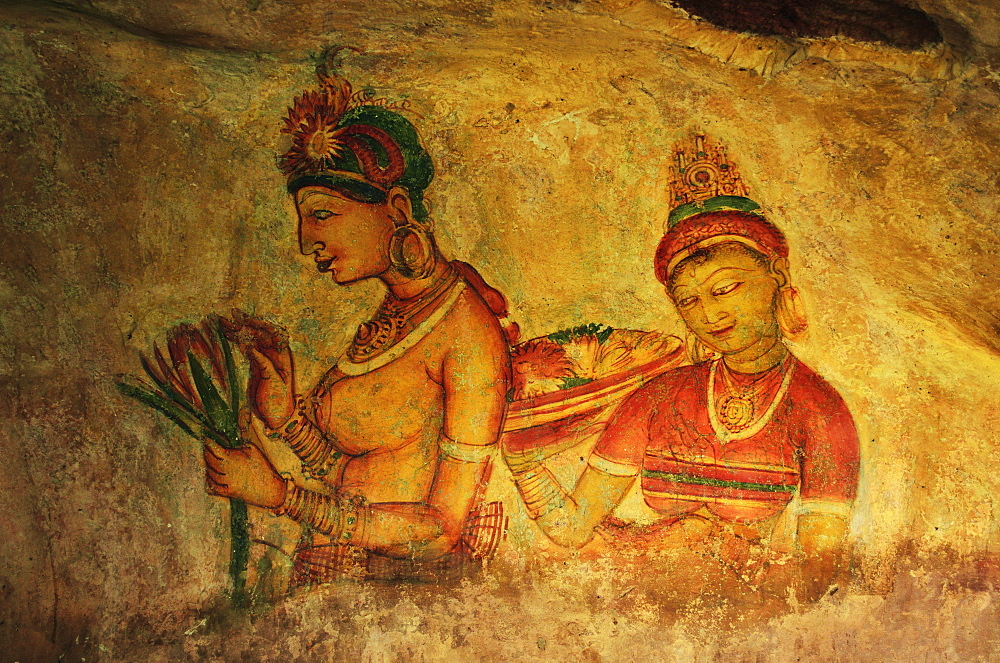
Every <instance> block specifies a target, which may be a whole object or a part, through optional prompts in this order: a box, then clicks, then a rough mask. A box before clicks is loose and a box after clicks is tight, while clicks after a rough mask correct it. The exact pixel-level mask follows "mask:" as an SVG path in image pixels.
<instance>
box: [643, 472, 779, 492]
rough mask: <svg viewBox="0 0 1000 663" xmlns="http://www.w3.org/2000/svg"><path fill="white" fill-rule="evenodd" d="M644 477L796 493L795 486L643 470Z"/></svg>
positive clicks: (721, 486)
mask: <svg viewBox="0 0 1000 663" xmlns="http://www.w3.org/2000/svg"><path fill="white" fill-rule="evenodd" d="M642 476H643V477H648V478H650V479H663V480H665V481H675V482H677V483H693V484H697V485H699V486H715V487H717V488H738V489H740V490H760V491H763V492H767V493H791V492H794V491H795V486H782V485H774V484H769V483H751V482H749V481H727V480H725V479H712V478H709V477H696V476H691V475H690V474H671V473H670V472H660V471H658V470H643V471H642Z"/></svg>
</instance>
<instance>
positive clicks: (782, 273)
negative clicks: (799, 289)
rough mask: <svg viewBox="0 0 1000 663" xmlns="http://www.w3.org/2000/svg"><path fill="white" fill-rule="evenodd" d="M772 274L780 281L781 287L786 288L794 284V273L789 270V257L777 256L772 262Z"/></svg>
mask: <svg viewBox="0 0 1000 663" xmlns="http://www.w3.org/2000/svg"><path fill="white" fill-rule="evenodd" d="M771 276H773V277H774V280H775V281H777V282H778V287H779V288H784V287H786V286H789V285H791V284H792V275H791V272H789V265H788V258H775V259H774V260H773V261H772V262H771Z"/></svg>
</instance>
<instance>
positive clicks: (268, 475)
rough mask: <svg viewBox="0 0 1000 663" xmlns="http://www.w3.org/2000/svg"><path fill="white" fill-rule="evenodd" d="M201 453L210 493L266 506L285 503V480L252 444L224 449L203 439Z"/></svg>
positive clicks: (270, 507)
mask: <svg viewBox="0 0 1000 663" xmlns="http://www.w3.org/2000/svg"><path fill="white" fill-rule="evenodd" d="M204 455H205V479H206V481H207V488H208V492H209V494H211V495H218V496H219V497H229V498H232V499H239V500H243V501H244V502H246V503H247V504H252V505H254V506H259V507H264V508H265V509H276V508H277V507H279V506H281V505H282V504H283V503H284V501H285V490H286V489H285V482H284V480H282V478H281V477H280V476H279V475H278V473H277V472H276V471H275V469H274V467H273V466H272V465H271V463H270V462H269V461H268V460H267V458H266V457H265V456H264V454H263V453H262V452H261V450H260V449H258V448H257V447H255V446H254V445H252V444H247V445H245V446H242V447H240V448H238V449H223V448H222V447H220V446H219V445H218V444H216V443H215V442H212V441H211V440H206V441H205V454H204Z"/></svg>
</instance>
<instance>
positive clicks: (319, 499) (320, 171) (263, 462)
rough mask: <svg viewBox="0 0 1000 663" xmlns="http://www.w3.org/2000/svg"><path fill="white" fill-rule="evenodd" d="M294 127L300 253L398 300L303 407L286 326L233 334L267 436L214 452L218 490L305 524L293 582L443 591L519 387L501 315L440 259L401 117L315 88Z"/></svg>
mask: <svg viewBox="0 0 1000 663" xmlns="http://www.w3.org/2000/svg"><path fill="white" fill-rule="evenodd" d="M285 123H286V126H285V129H284V131H285V133H289V134H291V136H292V139H293V144H292V147H291V149H289V150H288V152H287V153H285V154H284V155H283V157H282V160H281V169H282V171H283V172H284V174H285V175H287V177H288V192H289V193H290V194H291V195H292V196H293V197H294V200H295V206H296V210H297V213H298V237H299V248H300V250H301V253H302V254H303V255H305V256H309V257H310V258H312V259H313V260H314V262H315V264H316V268H317V269H318V270H319V272H320V273H321V274H329V275H330V276H331V278H332V279H333V281H334V282H335V283H337V284H339V285H346V284H350V283H356V282H358V281H363V280H366V279H377V280H379V281H381V282H382V283H383V284H384V285H385V287H386V290H387V292H386V295H385V299H384V300H383V302H382V304H381V305H380V306H379V308H378V311H377V312H376V314H375V316H374V317H373V318H372V319H371V321H369V322H366V323H364V324H363V325H361V326H360V327H359V329H358V332H357V335H356V336H355V338H354V340H353V342H352V343H351V345H350V347H348V349H347V351H346V352H345V354H344V355H343V357H342V358H341V359H340V360H339V362H338V363H337V364H336V365H335V366H334V367H333V368H331V369H330V370H329V371H328V372H327V373H326V375H325V376H324V377H323V378H322V379H321V380H320V382H319V384H317V385H316V386H315V387H313V388H312V389H311V390H309V391H307V392H305V393H304V394H302V395H299V394H300V392H299V391H298V389H299V387H300V385H299V384H298V383H297V381H296V372H295V368H294V363H293V359H292V355H291V352H290V350H289V347H288V343H287V336H286V334H285V333H284V331H283V330H281V329H279V328H277V327H275V326H273V325H270V324H268V323H266V322H264V321H262V320H258V319H253V318H250V317H247V316H243V315H237V316H234V318H233V319H231V320H229V321H227V322H226V325H227V332H228V335H229V336H230V338H231V339H232V340H233V341H235V342H236V343H237V344H238V346H239V347H240V349H241V350H242V352H243V353H244V354H245V355H246V357H247V359H248V361H249V363H250V368H251V377H250V382H249V386H248V401H249V403H250V406H251V409H252V412H253V417H254V426H252V427H251V428H253V429H254V430H256V431H257V436H256V444H251V445H247V446H245V447H244V448H242V449H237V450H224V449H222V448H220V447H218V446H216V445H214V444H209V445H208V446H207V448H206V452H205V461H206V465H207V472H208V482H209V488H210V491H211V492H214V493H215V494H217V495H222V496H227V497H237V498H241V499H244V500H246V501H247V502H248V503H249V504H252V505H256V506H259V507H263V508H265V509H270V510H273V512H274V513H275V514H279V515H284V516H287V517H289V518H291V519H293V520H294V521H297V522H298V523H301V524H302V525H303V526H304V527H303V531H304V536H303V539H302V542H301V543H300V544H299V547H298V549H297V551H296V555H295V560H294V571H293V577H292V583H293V584H298V585H301V584H309V583H315V582H323V581H327V580H330V579H333V578H336V577H343V576H352V577H379V578H392V577H435V576H434V573H435V572H436V571H441V570H442V569H448V568H450V567H453V566H454V565H455V564H456V563H458V562H459V561H460V560H461V558H462V557H463V555H464V556H468V555H473V556H475V551H473V550H471V549H470V546H471V547H475V545H476V541H470V540H469V537H468V532H467V521H468V519H469V516H470V512H472V511H473V510H474V509H475V508H476V507H477V503H478V501H479V500H481V498H482V491H483V490H484V488H485V485H486V482H487V481H488V475H489V467H490V456H491V452H492V450H493V449H494V448H495V443H496V440H497V437H498V435H499V432H500V426H501V423H502V421H503V415H504V408H505V395H506V393H507V390H508V384H509V372H510V368H509V355H508V347H509V346H508V340H507V338H505V330H504V328H503V326H502V324H501V321H500V318H501V317H504V316H505V315H506V311H505V307H506V304H505V301H504V298H503V296H502V295H500V293H499V292H497V291H496V290H494V289H492V288H490V287H489V286H488V285H486V284H485V283H484V282H483V280H482V278H480V277H479V275H478V273H477V272H476V271H475V269H473V268H472V267H471V266H469V265H467V264H465V263H460V262H449V261H447V260H446V259H445V258H444V257H443V256H442V255H441V253H440V252H439V251H438V249H437V247H436V245H435V242H434V239H433V235H432V234H431V222H430V219H429V217H428V213H427V210H426V208H425V206H424V203H423V192H424V189H425V188H426V187H427V186H428V185H429V184H430V182H431V179H432V177H433V166H432V164H431V161H430V157H429V156H428V154H427V152H426V151H425V150H424V148H423V147H422V145H421V144H420V140H419V138H418V136H417V133H416V130H415V129H414V127H413V125H412V124H410V122H409V121H408V120H406V119H405V118H404V117H403V116H402V115H401V114H400V113H399V112H397V111H396V110H395V109H393V108H392V107H389V106H387V105H385V104H384V103H379V102H374V101H372V100H371V99H369V98H366V97H363V96H361V95H357V94H353V95H352V92H351V88H350V85H349V84H347V83H346V82H344V81H341V80H338V79H333V78H329V77H321V87H320V89H319V90H318V91H309V92H306V93H304V94H303V95H302V96H300V97H298V98H297V99H296V100H295V103H294V105H293V107H292V108H291V109H290V111H289V115H288V118H287V119H286V121H285ZM261 449H264V450H265V451H266V450H268V449H272V450H273V451H271V452H270V453H265V451H262V450H261ZM282 449H283V450H285V451H287V450H288V449H290V450H291V451H293V452H294V453H295V455H297V456H298V458H299V459H300V460H301V464H302V474H303V475H304V477H305V479H306V480H302V481H294V480H291V479H287V478H282V477H281V476H279V474H278V473H277V472H276V471H275V469H274V465H273V463H272V462H270V461H269V456H271V457H272V458H271V460H273V457H274V456H276V455H280V452H281V451H282ZM307 486H308V487H307ZM480 543H481V542H480Z"/></svg>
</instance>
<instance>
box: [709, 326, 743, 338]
mask: <svg viewBox="0 0 1000 663" xmlns="http://www.w3.org/2000/svg"><path fill="white" fill-rule="evenodd" d="M734 327H736V325H735V324H732V325H729V326H728V327H723V328H722V329H716V330H714V331H713V330H709V332H708V333H709V334H711V335H712V336H725V335H726V334H728V333H729V332H731V331H733V328H734Z"/></svg>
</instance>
